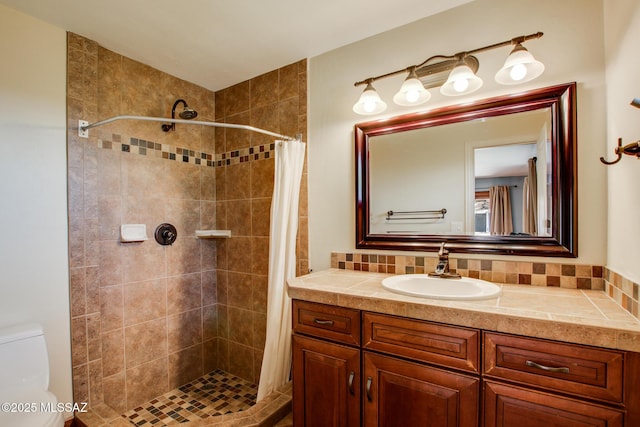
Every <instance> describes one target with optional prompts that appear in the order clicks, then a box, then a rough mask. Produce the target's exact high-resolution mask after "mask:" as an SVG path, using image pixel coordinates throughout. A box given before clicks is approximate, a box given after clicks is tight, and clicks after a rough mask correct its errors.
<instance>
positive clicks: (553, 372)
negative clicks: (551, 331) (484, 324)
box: [483, 332, 637, 427]
mask: <svg viewBox="0 0 640 427" xmlns="http://www.w3.org/2000/svg"><path fill="white" fill-rule="evenodd" d="M483 348H484V367H483V378H484V379H485V382H484V387H483V388H484V390H483V398H484V426H485V427H508V426H518V427H523V426H558V427H573V426H576V427H577V426H585V427H586V426H607V427H622V426H624V425H625V424H624V422H625V416H626V411H625V409H626V408H625V399H624V396H625V394H624V387H623V378H624V376H623V372H624V370H623V369H624V358H625V352H621V351H616V350H608V349H602V348H594V347H588V346H582V345H574V344H567V343H559V342H553V341H548V340H542V339H535V338H526V337H520V336H514V335H508V334H499V333H493V332H485V333H484V342H483ZM632 405H637V402H636V403H632ZM630 415H631V414H630ZM627 425H629V426H631V425H635V424H630V423H628V424H627Z"/></svg>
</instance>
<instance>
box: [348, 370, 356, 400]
mask: <svg viewBox="0 0 640 427" xmlns="http://www.w3.org/2000/svg"><path fill="white" fill-rule="evenodd" d="M355 377H356V373H355V372H353V371H351V372H349V393H351V394H353V395H355V394H356V391H355V389H354V388H353V380H354V379H355Z"/></svg>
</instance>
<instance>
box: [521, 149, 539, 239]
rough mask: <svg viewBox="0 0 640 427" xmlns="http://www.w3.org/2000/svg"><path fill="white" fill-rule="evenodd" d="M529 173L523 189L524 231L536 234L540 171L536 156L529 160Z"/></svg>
mask: <svg viewBox="0 0 640 427" xmlns="http://www.w3.org/2000/svg"><path fill="white" fill-rule="evenodd" d="M527 164H528V167H529V175H528V176H527V177H525V179H524V186H523V187H524V188H523V189H522V231H523V232H524V233H527V234H531V235H532V236H535V235H536V234H537V233H538V172H537V171H536V158H535V157H532V158H530V159H529V160H528V161H527Z"/></svg>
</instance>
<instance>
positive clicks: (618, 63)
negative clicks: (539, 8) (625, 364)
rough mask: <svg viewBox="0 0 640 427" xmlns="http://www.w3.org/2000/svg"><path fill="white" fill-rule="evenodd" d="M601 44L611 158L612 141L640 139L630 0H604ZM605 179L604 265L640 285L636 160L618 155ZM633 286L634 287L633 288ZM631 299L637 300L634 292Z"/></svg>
mask: <svg viewBox="0 0 640 427" xmlns="http://www.w3.org/2000/svg"><path fill="white" fill-rule="evenodd" d="M604 4H605V10H604V12H605V14H604V16H605V41H606V57H607V71H606V82H607V100H606V106H607V116H606V117H607V134H606V147H607V148H606V149H605V154H603V155H604V157H605V158H606V159H609V160H613V159H615V155H614V153H613V149H614V147H615V146H616V145H617V141H618V138H622V143H623V145H624V144H628V143H630V142H633V141H638V140H639V139H640V126H639V125H638V123H640V109H637V108H634V107H632V106H630V105H629V103H630V102H631V100H632V99H633V98H640V79H639V78H638V70H639V69H640V57H639V56H638V40H640V3H638V1H636V0H607V1H605V2H604ZM606 170H607V178H608V206H609V217H608V253H607V266H608V267H609V268H610V269H611V270H614V271H616V272H617V273H619V274H621V275H623V276H625V277H626V278H628V279H630V280H632V281H634V282H635V283H640V262H638V260H640V244H639V242H640V228H638V216H639V215H640V190H638V184H639V183H640V162H639V161H638V160H637V159H636V158H635V157H629V156H624V158H623V159H622V160H621V161H620V163H618V164H616V165H614V166H609V167H607V168H606ZM636 286H637V285H636ZM629 296H630V297H631V296H635V299H636V301H637V298H638V295H637V293H636V294H635V295H633V293H632V294H631V295H629Z"/></svg>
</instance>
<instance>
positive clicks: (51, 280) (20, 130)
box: [0, 6, 72, 402]
mask: <svg viewBox="0 0 640 427" xmlns="http://www.w3.org/2000/svg"><path fill="white" fill-rule="evenodd" d="M65 49H66V34H65V32H64V31H63V30H61V29H59V28H55V27H52V26H51V25H48V24H45V23H43V22H42V21H38V20H35V19H33V18H31V17H28V16H26V15H23V14H21V13H18V12H15V11H13V10H12V9H8V8H6V7H4V6H0V55H1V56H2V67H0V176H1V177H2V179H0V196H1V201H0V223H1V224H3V230H2V239H1V240H0V266H1V269H2V277H1V278H0V294H1V295H2V296H1V297H0V326H6V325H9V324H13V323H18V322H24V321H37V322H40V323H42V324H43V326H44V331H45V335H46V339H47V345H48V348H49V364H50V369H51V383H50V386H49V388H50V390H52V391H53V392H54V393H55V394H56V395H57V397H58V400H59V401H61V402H71V401H72V396H71V363H70V360H71V355H70V336H69V276H68V263H67V208H66V204H67V203H66V192H67V183H66V152H65V147H66V144H65V135H66V134H65V132H66V129H65V79H66V76H65V73H66V68H65Z"/></svg>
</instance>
